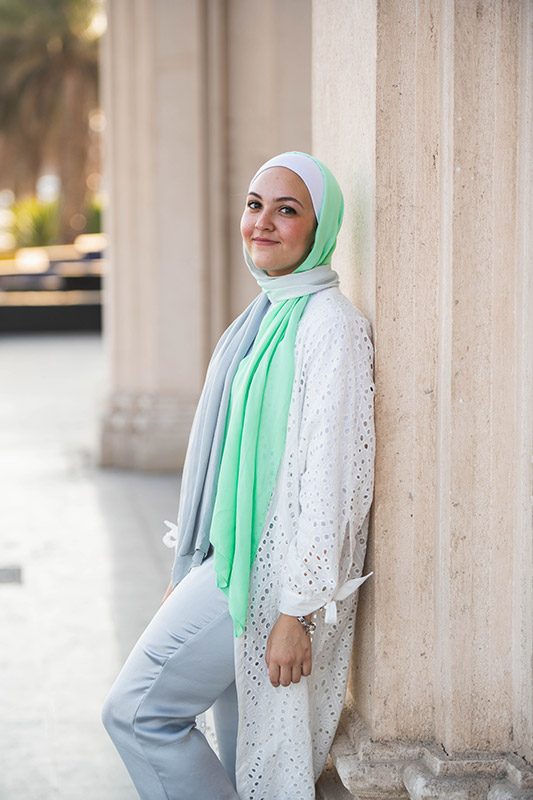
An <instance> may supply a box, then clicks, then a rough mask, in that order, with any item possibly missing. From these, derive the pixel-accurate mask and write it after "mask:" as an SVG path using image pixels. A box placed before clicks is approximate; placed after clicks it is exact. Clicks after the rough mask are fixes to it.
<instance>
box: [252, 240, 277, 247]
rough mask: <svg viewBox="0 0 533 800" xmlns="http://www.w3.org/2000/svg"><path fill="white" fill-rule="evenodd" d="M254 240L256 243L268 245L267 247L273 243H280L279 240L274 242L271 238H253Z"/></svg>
mask: <svg viewBox="0 0 533 800" xmlns="http://www.w3.org/2000/svg"><path fill="white" fill-rule="evenodd" d="M252 241H253V242H255V244H262V245H266V246H267V247H268V246H269V245H272V244H278V242H273V241H271V240H270V239H253V240H252Z"/></svg>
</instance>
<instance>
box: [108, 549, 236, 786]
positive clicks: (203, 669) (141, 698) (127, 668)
mask: <svg viewBox="0 0 533 800" xmlns="http://www.w3.org/2000/svg"><path fill="white" fill-rule="evenodd" d="M233 647H234V639H233V625H232V620H231V616H230V614H229V611H228V607H227V599H226V596H225V595H224V593H223V592H222V591H221V590H220V589H219V588H218V587H217V586H216V580H215V572H214V569H213V555H211V556H209V557H208V558H207V559H205V560H204V562H203V563H202V564H201V565H200V566H198V567H193V569H191V571H190V572H189V573H188V574H187V575H186V576H185V577H184V578H183V579H182V580H181V581H180V583H179V584H178V585H177V586H176V587H175V589H174V590H173V592H172V593H171V594H170V595H169V596H168V597H167V599H166V600H165V602H164V603H163V605H162V606H160V608H159V609H158V611H157V612H156V614H155V615H154V617H153V619H152V620H151V622H150V623H149V624H148V626H147V627H146V628H145V630H144V632H143V633H142V634H141V636H140V638H139V640H138V641H137V643H136V645H135V646H134V648H133V650H132V651H131V653H130V655H129V656H128V658H127V660H126V662H125V663H124V666H123V667H122V669H121V671H120V673H119V674H118V676H117V678H116V680H115V682H114V683H113V685H112V687H111V689H110V691H109V693H108V695H107V697H106V698H105V701H104V703H103V706H102V722H103V724H104V726H105V728H106V730H107V731H108V733H109V735H110V736H111V738H112V740H113V742H114V744H115V747H116V748H117V750H118V752H119V754H120V756H121V758H122V760H123V761H124V763H125V765H126V768H127V769H128V772H129V773H130V776H131V778H132V780H133V783H134V784H135V787H136V789H137V791H138V793H139V796H140V797H141V800H200V798H205V799H206V800H207V799H208V798H209V800H238V794H237V792H236V790H235V784H234V780H235V767H234V764H233V765H232V764H231V757H230V756H229V754H228V753H229V751H230V747H229V748H228V745H227V742H231V741H233V740H235V738H236V730H235V729H234V728H232V724H236V719H237V716H236V708H232V702H236V696H235V695H232V693H231V685H232V684H233V685H234V679H235V664H234V650H233ZM226 690H229V691H227V692H226ZM221 696H223V700H222V704H221V705H220V706H219V708H218V711H221V712H222V717H225V715H227V718H226V720H225V721H224V722H223V723H222V727H221V731H222V736H221V745H220V746H221V751H224V753H225V760H228V762H229V763H227V766H229V768H230V769H231V768H232V767H233V769H232V772H231V777H230V775H228V773H227V772H226V769H225V768H224V766H223V764H222V763H221V761H220V760H219V759H218V758H217V755H216V754H215V753H214V751H213V750H212V749H211V747H210V746H209V744H208V742H207V739H206V738H205V736H204V735H203V733H202V732H201V731H200V730H198V728H197V727H196V716H197V715H198V714H200V713H202V712H203V711H205V710H206V709H208V708H209V707H210V706H212V705H213V704H214V703H215V701H216V700H217V698H220V697H221ZM232 698H233V700H232ZM217 717H218V719H219V722H220V719H221V715H220V714H218V713H217ZM228 721H229V722H228Z"/></svg>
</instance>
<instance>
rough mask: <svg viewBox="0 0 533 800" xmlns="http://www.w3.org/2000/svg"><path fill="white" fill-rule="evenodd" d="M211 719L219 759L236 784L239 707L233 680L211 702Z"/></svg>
mask: <svg viewBox="0 0 533 800" xmlns="http://www.w3.org/2000/svg"><path fill="white" fill-rule="evenodd" d="M213 720H214V723H215V733H216V735H217V744H218V751H219V754H220V760H221V761H222V763H223V765H224V769H225V770H226V772H227V773H228V776H229V779H230V780H231V782H232V784H233V785H234V786H237V783H236V780H235V756H236V751H237V730H238V723H239V709H238V704H237V690H236V686H235V681H232V682H231V683H230V685H229V686H228V688H227V689H225V690H224V691H223V692H222V694H221V695H219V696H218V697H217V699H216V700H215V702H214V703H213Z"/></svg>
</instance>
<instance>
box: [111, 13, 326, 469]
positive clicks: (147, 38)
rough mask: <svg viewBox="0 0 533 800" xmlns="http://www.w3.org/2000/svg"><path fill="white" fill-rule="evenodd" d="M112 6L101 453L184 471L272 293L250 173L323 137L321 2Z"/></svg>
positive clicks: (134, 464)
mask: <svg viewBox="0 0 533 800" xmlns="http://www.w3.org/2000/svg"><path fill="white" fill-rule="evenodd" d="M106 8H107V14H108V29H107V31H106V34H105V36H104V37H103V42H102V71H101V75H102V103H103V108H104V112H105V116H106V132H105V137H104V173H105V186H106V189H107V195H108V202H107V207H106V209H105V213H104V227H105V230H106V233H107V234H108V237H109V242H110V243H109V248H108V253H107V256H108V262H109V265H110V266H109V270H108V273H107V275H106V276H105V281H104V315H103V330H104V343H105V348H106V355H107V362H108V396H107V398H106V400H105V404H104V405H105V407H104V408H103V410H102V424H101V452H100V462H101V464H102V465H105V466H113V465H115V466H121V467H131V468H140V469H157V470H171V471H173V470H178V469H179V468H181V467H182V465H183V460H184V456H185V451H186V446H187V441H188V436H189V431H190V426H191V422H192V417H193V414H194V410H195V408H196V404H197V401H198V397H199V393H200V390H201V387H202V384H203V380H204V377H205V372H206V369H207V364H208V361H209V358H210V355H211V353H212V350H213V348H214V346H215V344H216V341H217V340H218V338H219V336H220V335H221V333H222V332H223V330H224V329H225V328H226V327H227V325H228V324H229V323H230V322H231V321H232V319H234V318H235V316H237V314H238V313H240V312H241V311H242V310H243V308H244V307H245V305H247V304H248V303H249V302H250V301H251V299H252V298H253V297H254V296H255V295H256V294H257V293H258V291H259V289H258V287H257V284H256V283H255V281H254V279H253V278H252V276H251V275H250V274H249V272H248V270H247V269H246V266H245V264H244V261H243V258H242V251H241V240H240V233H239V219H240V215H241V213H242V208H243V205H244V193H245V192H246V188H247V180H248V179H249V177H250V176H251V174H253V171H255V169H256V168H257V167H258V166H259V164H260V163H261V162H262V161H263V160H265V159H266V158H268V157H270V156H271V155H273V154H274V153H275V152H278V150H280V149H308V148H309V145H310V132H311V125H310V113H309V108H310V77H309V69H308V66H309V60H310V56H309V53H310V13H311V7H310V4H309V3H308V2H307V0H293V2H291V3H290V4H287V3H284V2H282V0H275V1H274V0H273V1H272V2H269V3H263V2H261V1H260V0H253V2H246V3H245V2H244V0H108V2H107V4H106ZM285 70H286V71H287V73H288V74H290V75H292V76H293V77H291V80H287V79H286V77H285V74H286V73H285ZM256 109H257V112H256ZM288 109H290V110H291V114H288V113H287V110H288ZM287 120H290V121H289V122H288V121H287Z"/></svg>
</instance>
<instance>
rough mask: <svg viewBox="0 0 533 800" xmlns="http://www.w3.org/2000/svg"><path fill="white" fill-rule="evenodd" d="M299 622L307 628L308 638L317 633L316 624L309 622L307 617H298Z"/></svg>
mask: <svg viewBox="0 0 533 800" xmlns="http://www.w3.org/2000/svg"><path fill="white" fill-rule="evenodd" d="M297 619H298V622H301V623H302V625H303V626H304V628H305V632H306V633H307V635H308V636H311V634H312V633H314V632H315V629H316V623H315V622H308V621H307V620H306V618H305V617H297Z"/></svg>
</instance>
